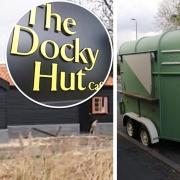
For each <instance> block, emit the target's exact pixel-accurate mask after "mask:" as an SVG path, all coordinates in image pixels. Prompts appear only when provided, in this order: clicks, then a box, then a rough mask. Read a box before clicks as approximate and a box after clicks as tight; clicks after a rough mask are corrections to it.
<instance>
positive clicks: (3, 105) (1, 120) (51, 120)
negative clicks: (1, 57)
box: [0, 65, 113, 132]
mask: <svg viewBox="0 0 180 180" xmlns="http://www.w3.org/2000/svg"><path fill="white" fill-rule="evenodd" d="M93 119H98V122H100V123H101V122H102V123H103V122H109V123H112V121H113V83H112V77H111V76H110V77H109V78H108V80H107V82H106V84H105V85H104V87H103V88H102V89H101V90H100V91H99V92H98V93H97V94H96V95H95V96H94V97H93V98H91V99H90V100H89V101H87V102H85V103H83V104H81V105H78V106H75V107H71V108H66V109H52V108H46V107H43V106H40V105H37V104H35V103H33V102H31V101H30V100H28V99H27V98H25V97H24V96H23V95H22V94H21V93H20V92H19V91H18V90H17V89H16V87H15V86H14V84H13V82H12V81H11V79H10V77H9V74H8V71H7V69H6V66H5V65H0V128H1V129H5V128H7V127H8V126H17V125H36V124H72V123H80V131H81V132H87V131H88V130H89V126H90V123H91V122H92V120H93Z"/></svg>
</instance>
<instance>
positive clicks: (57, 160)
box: [0, 136, 113, 180]
mask: <svg viewBox="0 0 180 180" xmlns="http://www.w3.org/2000/svg"><path fill="white" fill-rule="evenodd" d="M112 161H113V158H112V139H111V137H97V136H72V137H58V138H44V139H42V138H41V139H32V138H29V139H27V140H24V139H23V138H20V139H19V140H16V141H13V142H11V143H9V144H6V145H5V144H4V145H1V146H0V164H1V166H0V180H111V179H113V177H112V176H113V162H112Z"/></svg>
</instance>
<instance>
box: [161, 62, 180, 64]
mask: <svg viewBox="0 0 180 180" xmlns="http://www.w3.org/2000/svg"><path fill="white" fill-rule="evenodd" d="M161 64H162V65H180V62H177V61H176V62H175V61H172V62H162V63H161Z"/></svg>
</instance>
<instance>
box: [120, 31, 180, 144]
mask: <svg viewBox="0 0 180 180" xmlns="http://www.w3.org/2000/svg"><path fill="white" fill-rule="evenodd" d="M139 54H141V55H144V54H149V55H150V56H151V57H152V58H151V64H149V66H151V74H150V76H151V81H148V83H151V84H149V87H150V86H151V88H152V89H151V90H152V91H151V92H150V91H148V88H147V87H148V83H146V82H145V81H142V79H141V77H140V75H139V74H141V73H139V72H141V71H142V72H143V71H144V70H143V69H144V64H145V63H146V60H145V59H144V62H143V61H138V59H137V57H136V56H137V55H139ZM119 55H120V56H121V63H120V65H121V76H122V93H123V94H124V95H123V96H124V98H123V101H124V105H125V113H126V112H134V113H137V114H139V115H140V116H143V117H146V118H148V119H150V120H152V122H153V123H154V124H155V126H156V128H157V130H158V133H159V137H160V138H164V139H171V140H176V141H180V30H175V31H169V32H165V33H163V34H162V35H160V36H154V37H145V38H141V39H139V40H137V41H132V42H126V43H124V44H123V45H122V46H121V47H120V50H119ZM130 56H132V57H131V59H133V56H134V61H135V62H134V63H131V64H130V65H129V64H128V63H127V61H126V59H127V58H129V57H130ZM139 57H140V56H139ZM131 61H132V60H131ZM137 65H138V66H139V67H140V68H139V69H138V68H137V67H135V66H137ZM146 70H147V69H146ZM137 71H139V72H137ZM138 73H139V74H138ZM146 73H147V74H149V71H146ZM133 95H134V96H133ZM148 98H149V99H148Z"/></svg>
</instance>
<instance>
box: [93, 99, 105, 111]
mask: <svg viewBox="0 0 180 180" xmlns="http://www.w3.org/2000/svg"><path fill="white" fill-rule="evenodd" d="M92 114H108V97H93V98H92Z"/></svg>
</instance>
